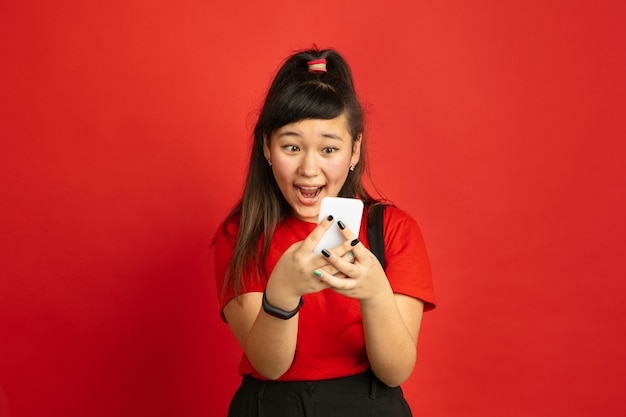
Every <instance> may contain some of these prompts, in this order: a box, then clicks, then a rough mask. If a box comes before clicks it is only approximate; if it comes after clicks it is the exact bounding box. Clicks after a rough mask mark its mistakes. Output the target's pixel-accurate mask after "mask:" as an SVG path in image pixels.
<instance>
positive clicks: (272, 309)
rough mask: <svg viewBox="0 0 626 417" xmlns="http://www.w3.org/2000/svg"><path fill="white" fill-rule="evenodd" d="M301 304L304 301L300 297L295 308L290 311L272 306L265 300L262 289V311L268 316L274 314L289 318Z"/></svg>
mask: <svg viewBox="0 0 626 417" xmlns="http://www.w3.org/2000/svg"><path fill="white" fill-rule="evenodd" d="M303 304H304V301H303V300H302V297H300V302H299V303H298V306H297V307H296V308H295V309H293V310H291V311H285V310H281V309H280V308H278V307H274V306H273V305H271V304H270V303H269V301H267V297H266V295H265V291H263V301H262V305H263V311H265V312H266V313H267V314H269V315H270V316H274V317H277V318H279V319H283V320H289V319H290V318H292V317H293V316H295V315H296V314H298V311H299V310H300V307H302V305H303Z"/></svg>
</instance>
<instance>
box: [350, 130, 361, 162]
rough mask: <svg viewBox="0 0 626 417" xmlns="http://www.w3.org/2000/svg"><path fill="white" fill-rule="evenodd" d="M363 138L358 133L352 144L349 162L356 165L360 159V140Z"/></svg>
mask: <svg viewBox="0 0 626 417" xmlns="http://www.w3.org/2000/svg"><path fill="white" fill-rule="evenodd" d="M362 139H363V134H362V133H359V135H358V136H357V137H356V140H355V141H354V143H353V144H352V158H351V159H350V164H352V165H356V164H358V163H359V160H360V159H361V140H362Z"/></svg>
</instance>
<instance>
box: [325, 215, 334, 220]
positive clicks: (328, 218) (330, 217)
mask: <svg viewBox="0 0 626 417" xmlns="http://www.w3.org/2000/svg"><path fill="white" fill-rule="evenodd" d="M333 219H334V217H333V215H332V214H331V215H330V216H328V217H326V220H328V221H329V222H332V221H333Z"/></svg>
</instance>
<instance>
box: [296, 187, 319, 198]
mask: <svg viewBox="0 0 626 417" xmlns="http://www.w3.org/2000/svg"><path fill="white" fill-rule="evenodd" d="M299 188H300V194H302V195H303V196H304V197H308V198H312V197H315V196H316V195H317V194H319V192H320V190H321V187H299Z"/></svg>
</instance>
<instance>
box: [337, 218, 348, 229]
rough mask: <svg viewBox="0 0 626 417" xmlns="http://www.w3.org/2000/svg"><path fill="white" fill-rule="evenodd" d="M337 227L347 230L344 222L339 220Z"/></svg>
mask: <svg viewBox="0 0 626 417" xmlns="http://www.w3.org/2000/svg"><path fill="white" fill-rule="evenodd" d="M337 226H339V228H340V229H341V230H344V229H345V228H346V225H345V224H343V222H342V221H341V220H339V221H338V222H337Z"/></svg>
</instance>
